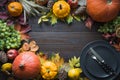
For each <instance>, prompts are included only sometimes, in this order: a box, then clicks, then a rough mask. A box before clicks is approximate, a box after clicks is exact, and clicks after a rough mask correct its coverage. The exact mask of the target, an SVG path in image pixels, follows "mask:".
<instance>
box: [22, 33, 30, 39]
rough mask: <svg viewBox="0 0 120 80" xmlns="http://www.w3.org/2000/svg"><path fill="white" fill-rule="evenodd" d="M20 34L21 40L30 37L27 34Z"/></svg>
mask: <svg viewBox="0 0 120 80" xmlns="http://www.w3.org/2000/svg"><path fill="white" fill-rule="evenodd" d="M20 35H21V40H28V39H30V36H29V34H27V33H26V34H20Z"/></svg>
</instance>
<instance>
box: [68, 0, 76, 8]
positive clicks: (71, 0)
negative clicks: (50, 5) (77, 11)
mask: <svg viewBox="0 0 120 80" xmlns="http://www.w3.org/2000/svg"><path fill="white" fill-rule="evenodd" d="M67 2H68V4H69V5H70V7H71V8H76V7H77V6H78V0H68V1H67Z"/></svg>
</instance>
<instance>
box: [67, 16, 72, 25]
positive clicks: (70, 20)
mask: <svg viewBox="0 0 120 80" xmlns="http://www.w3.org/2000/svg"><path fill="white" fill-rule="evenodd" d="M72 22H73V17H72V16H71V15H69V16H68V17H67V23H68V24H70V23H72Z"/></svg>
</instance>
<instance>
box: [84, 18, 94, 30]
mask: <svg viewBox="0 0 120 80" xmlns="http://www.w3.org/2000/svg"><path fill="white" fill-rule="evenodd" d="M92 25H93V20H92V19H91V18H87V19H86V21H85V26H86V27H87V28H88V29H90V30H91V28H92Z"/></svg>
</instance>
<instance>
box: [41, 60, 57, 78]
mask: <svg viewBox="0 0 120 80" xmlns="http://www.w3.org/2000/svg"><path fill="white" fill-rule="evenodd" d="M40 72H41V75H42V78H44V79H46V80H51V79H53V78H55V76H56V75H57V72H58V68H57V66H56V65H55V63H53V62H51V61H45V62H44V63H43V64H42V66H41V71H40Z"/></svg>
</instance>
